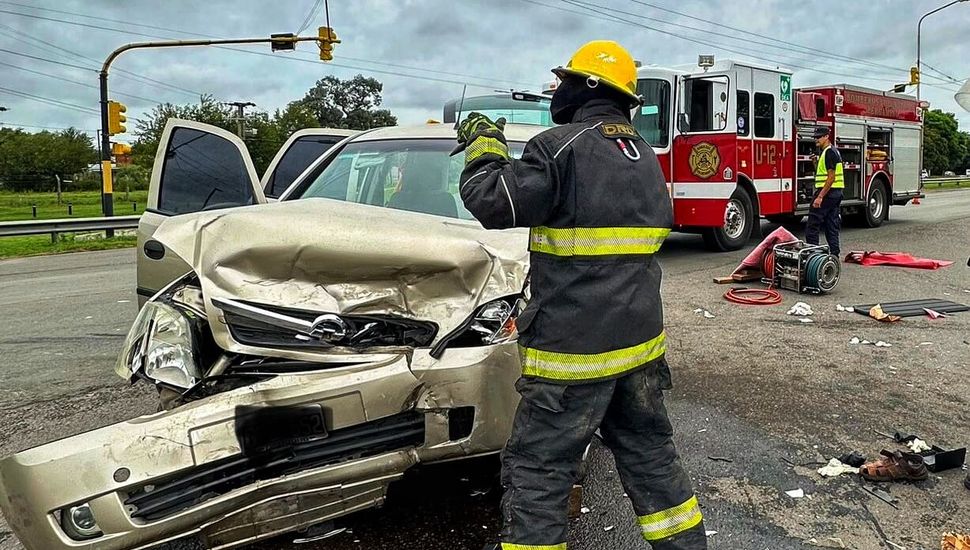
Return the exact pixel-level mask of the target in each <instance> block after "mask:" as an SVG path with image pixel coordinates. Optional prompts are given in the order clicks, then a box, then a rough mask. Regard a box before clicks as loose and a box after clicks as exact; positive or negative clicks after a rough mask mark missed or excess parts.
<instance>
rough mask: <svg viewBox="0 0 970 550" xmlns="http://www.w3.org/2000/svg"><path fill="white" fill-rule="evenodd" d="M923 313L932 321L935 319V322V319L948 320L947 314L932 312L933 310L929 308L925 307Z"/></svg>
mask: <svg viewBox="0 0 970 550" xmlns="http://www.w3.org/2000/svg"><path fill="white" fill-rule="evenodd" d="M923 311H925V312H926V316H927V317H929V318H930V319H934V320H935V319H945V318H946V314H945V313H940V312H939V311H936V310H932V309H930V308H928V307H924V308H923Z"/></svg>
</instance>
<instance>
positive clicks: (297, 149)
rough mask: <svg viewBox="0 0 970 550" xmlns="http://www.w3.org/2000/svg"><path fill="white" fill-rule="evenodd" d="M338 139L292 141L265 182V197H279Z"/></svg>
mask: <svg viewBox="0 0 970 550" xmlns="http://www.w3.org/2000/svg"><path fill="white" fill-rule="evenodd" d="M340 139H341V138H339V137H330V136H303V137H301V138H298V139H297V140H296V141H294V142H293V143H292V144H291V145H290V148H289V149H287V150H286V152H285V153H283V157H282V158H280V161H279V163H277V165H276V168H275V169H274V170H273V173H272V174H270V176H269V179H268V180H267V181H266V187H265V192H266V196H267V197H273V198H276V197H279V196H280V195H281V194H282V193H283V191H285V190H286V188H287V187H289V186H290V184H291V183H293V182H294V181H296V178H297V177H298V176H299V175H300V174H302V173H303V171H304V170H306V169H307V167H308V166H310V164H311V163H313V161H315V160H317V159H318V158H320V155H322V154H324V153H325V152H326V151H327V149H330V148H331V147H333V146H334V144H336V143H337V142H338V141H340Z"/></svg>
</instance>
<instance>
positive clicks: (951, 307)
mask: <svg viewBox="0 0 970 550" xmlns="http://www.w3.org/2000/svg"><path fill="white" fill-rule="evenodd" d="M875 306H880V307H881V308H882V311H883V312H884V313H886V314H887V315H898V316H900V317H922V316H924V315H926V311H925V309H932V310H933V311H936V312H937V313H946V314H949V313H960V312H962V311H970V306H967V305H964V304H958V303H957V302H953V301H950V300H943V299H939V298H923V299H919V300H905V301H901V302H882V303H879V304H865V305H856V306H853V307H854V308H855V312H856V313H858V314H860V315H867V316H868V315H869V311H870V310H871V309H872V308H873V307H875Z"/></svg>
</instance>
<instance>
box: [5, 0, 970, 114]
mask: <svg viewBox="0 0 970 550" xmlns="http://www.w3.org/2000/svg"><path fill="white" fill-rule="evenodd" d="M944 3H946V2H945V1H944V0H870V1H858V0H842V1H832V0H736V1H731V2H725V1H715V0H643V1H641V0H329V4H330V20H331V24H332V26H333V27H334V28H335V29H336V31H337V32H338V34H339V36H340V38H341V39H342V40H343V43H342V44H340V45H338V46H337V47H336V51H335V60H334V62H333V63H322V62H320V61H319V60H318V58H317V53H316V46H315V45H314V44H312V43H306V44H301V45H300V46H299V47H298V50H297V51H296V52H288V53H277V54H272V53H270V49H269V47H268V46H267V45H259V46H250V47H240V48H239V49H240V50H242V51H236V50H227V49H217V48H211V47H209V48H191V49H190V48H179V49H177V50H167V51H166V50H142V51H134V52H128V53H126V54H124V55H122V57H121V58H120V59H119V60H118V61H117V62H115V64H114V65H113V68H112V77H111V84H110V89H111V95H112V96H113V97H114V98H116V99H118V100H120V101H122V102H124V103H125V104H127V105H128V109H129V111H128V115H129V118H136V117H138V116H139V115H140V114H142V113H144V112H146V111H148V110H151V108H152V106H153V105H154V104H156V103H158V102H173V103H188V102H193V101H195V100H196V99H197V97H198V95H199V94H200V93H206V94H212V95H213V96H214V97H215V98H216V99H218V100H220V101H237V100H243V101H252V102H254V103H256V105H257V107H256V108H257V109H262V110H266V111H270V112H271V111H272V110H274V109H276V108H277V107H281V106H284V105H285V104H286V103H287V102H289V101H291V100H293V99H297V98H299V97H301V96H302V95H303V94H304V92H305V91H306V90H307V89H308V88H309V87H311V86H312V85H313V83H314V82H315V81H316V80H317V79H319V78H321V77H323V76H325V75H329V74H334V75H336V76H339V77H341V78H348V77H352V76H353V75H355V74H357V73H363V74H365V75H368V76H374V77H376V78H378V79H379V80H381V81H382V82H383V83H384V103H385V106H386V107H388V108H390V109H391V110H392V112H393V113H394V114H395V115H397V116H398V118H399V120H400V122H401V123H405V124H406V123H419V122H423V121H424V120H426V119H428V118H430V117H440V113H441V106H442V104H443V103H444V102H445V101H446V100H448V99H450V98H453V97H458V96H459V95H460V94H461V91H462V85H463V84H468V86H469V88H468V93H469V94H474V93H485V92H488V91H490V90H494V89H509V88H517V89H523V88H532V89H537V88H538V87H539V86H540V85H541V84H542V82H544V81H548V80H550V79H551V76H550V73H549V72H548V70H549V68H550V67H553V66H556V65H559V64H561V63H564V62H565V61H566V60H567V58H568V56H569V55H570V54H571V53H572V51H573V50H575V49H576V47H578V46H579V45H580V44H582V43H583V42H585V41H587V40H591V39H597V38H608V39H614V40H617V41H620V42H621V43H623V44H624V45H626V46H627V47H628V48H629V49H630V50H631V52H633V54H634V56H635V57H637V58H638V59H640V60H642V61H643V63H644V64H654V63H655V64H659V65H676V64H684V63H693V62H695V61H696V59H697V55H698V54H699V53H713V54H715V55H716V56H717V57H718V58H721V59H723V58H728V57H733V58H738V59H747V60H750V61H756V62H760V63H767V64H771V65H782V66H786V67H788V68H791V69H793V70H794V71H795V76H794V79H793V85H794V86H795V87H798V86H808V85H818V84H825V83H835V82H849V83H853V84H858V85H863V86H869V87H873V88H879V89H888V88H890V87H891V86H892V84H893V83H897V82H903V81H905V80H907V78H908V75H907V69H908V67H909V66H910V65H912V64H913V63H914V61H915V58H916V22H917V20H918V19H919V17H920V15H922V14H923V13H925V12H927V11H929V10H931V9H934V8H936V7H938V6H939V5H942V4H944ZM316 4H317V2H316V1H315V0H275V1H272V2H268V1H263V0H259V1H257V0H205V1H198V0H194V1H188V0H166V1H164V2H159V1H157V0H151V1H149V0H111V1H107V0H104V1H102V0H16V1H3V0H0V106H5V107H7V108H8V109H9V111H7V112H0V124H4V125H10V126H25V127H29V128H28V129H31V130H36V129H39V127H51V128H61V127H66V126H76V127H79V128H82V129H85V130H91V131H92V132H93V130H94V129H95V128H97V127H98V126H99V124H98V118H97V114H96V109H97V100H98V92H97V73H96V71H95V67H98V66H99V65H100V63H101V61H102V60H103V59H104V57H105V56H106V55H107V54H108V53H109V52H110V51H111V50H112V49H114V48H115V47H117V46H119V45H121V44H124V43H126V42H135V41H143V40H153V39H159V38H163V39H177V38H183V39H185V38H198V37H218V38H226V37H252V36H268V35H269V34H271V33H278V32H295V31H297V30H298V29H299V28H300V27H301V25H302V24H303V22H304V20H306V19H307V17H308V16H310V18H309V21H307V23H306V25H307V27H308V29H307V30H306V31H304V34H311V33H315V32H316V27H317V26H319V25H323V24H324V21H325V18H324V10H323V9H322V6H321V9H319V10H314V9H313V8H314V7H315V5H316ZM321 4H322V2H321ZM666 10H673V11H676V12H679V14H678V13H672V12H671V11H666ZM968 28H970V2H967V3H961V4H956V5H954V6H952V7H950V8H948V9H947V10H945V11H943V12H940V13H938V14H935V15H933V16H931V17H929V18H927V19H926V21H925V22H924V24H923V54H922V58H923V61H924V63H925V64H928V66H926V67H924V77H923V81H924V86H923V90H922V94H923V98H924V99H927V100H929V101H930V102H931V103H932V104H933V106H934V107H938V108H942V109H944V110H947V111H951V112H958V114H959V115H958V116H959V117H960V121H961V128H962V129H965V130H970V113H966V112H963V111H961V110H960V108H959V107H958V106H957V105H956V103H955V101H954V100H953V94H954V92H955V90H956V89H957V87H958V86H957V85H956V84H954V82H953V81H952V80H950V78H949V77H952V78H954V79H958V80H961V81H962V80H966V79H967V78H968V77H970V61H968V60H970V34H968V32H967V29H968ZM746 32H747V33H750V34H745V33H746ZM812 48H817V49H818V50H820V51H822V52H825V53H826V55H825V56H820V55H816V54H814V53H812V52H811V49H812ZM930 67H932V69H931V68H930ZM933 69H935V70H936V71H937V72H934V70H933ZM934 76H935V77H936V78H934ZM131 128H133V124H131V123H130V124H129V129H131Z"/></svg>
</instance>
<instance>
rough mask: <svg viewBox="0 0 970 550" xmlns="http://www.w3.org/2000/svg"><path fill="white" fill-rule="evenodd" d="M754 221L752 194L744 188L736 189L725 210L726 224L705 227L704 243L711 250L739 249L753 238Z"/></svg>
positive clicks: (726, 250)
mask: <svg viewBox="0 0 970 550" xmlns="http://www.w3.org/2000/svg"><path fill="white" fill-rule="evenodd" d="M754 223H755V219H754V204H753V203H752V202H751V195H749V194H748V192H747V191H745V190H744V189H741V188H738V189H735V191H734V194H733V195H731V199H730V200H729V201H728V204H727V208H726V209H725V211H724V225H723V226H721V227H706V228H704V230H703V233H702V234H703V235H704V243H705V244H706V245H707V247H708V248H710V249H711V250H715V251H718V252H728V251H731V250H738V249H740V248H741V247H743V246H744V245H745V244H747V243H748V239H750V238H751V230H752V228H754Z"/></svg>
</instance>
